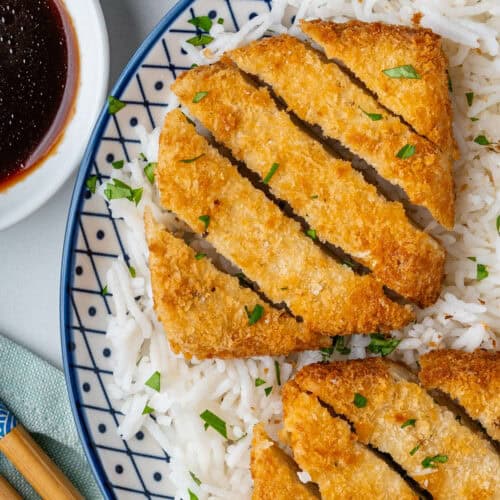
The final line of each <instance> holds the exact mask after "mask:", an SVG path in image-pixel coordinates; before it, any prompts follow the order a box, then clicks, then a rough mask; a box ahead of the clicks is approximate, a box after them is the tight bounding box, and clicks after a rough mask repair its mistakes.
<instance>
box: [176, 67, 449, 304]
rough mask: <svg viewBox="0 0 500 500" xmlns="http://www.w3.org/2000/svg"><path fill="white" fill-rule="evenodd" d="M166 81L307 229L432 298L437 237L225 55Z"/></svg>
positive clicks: (385, 277) (437, 270) (439, 266)
mask: <svg viewBox="0 0 500 500" xmlns="http://www.w3.org/2000/svg"><path fill="white" fill-rule="evenodd" d="M172 89H173V91H174V92H175V93H176V94H177V95H178V96H179V98H180V100H181V102H182V103H183V104H184V105H185V106H187V107H188V108H189V111H190V112H191V114H192V115H194V116H195V117H196V118H198V119H199V120H200V121H201V122H202V123H203V124H204V125H205V126H206V127H207V128H208V129H209V130H210V131H211V132H212V133H213V134H214V136H215V138H216V140H218V141H219V142H221V143H222V144H224V145H225V146H226V147H228V148H230V149H231V151H232V153H233V155H234V156H235V158H236V159H238V160H240V161H243V162H245V163H246V165H247V167H248V168H250V169H251V170H253V171H254V172H256V173H257V174H258V175H259V176H260V177H261V179H263V181H264V183H266V184H267V185H268V186H269V188H270V189H271V191H272V192H273V193H274V194H275V195H276V197H278V198H281V199H283V200H286V201H287V202H288V203H289V204H290V205H291V207H292V209H293V210H294V211H295V213H296V214H298V215H299V216H301V217H303V218H304V219H305V220H306V221H307V222H308V224H309V225H310V227H311V229H313V231H314V232H313V233H311V234H313V235H314V236H315V237H316V236H317V237H318V238H319V239H320V240H322V241H328V242H330V243H332V244H333V245H336V246H338V247H340V248H342V249H343V250H344V251H345V252H347V253H348V254H350V255H351V256H352V257H353V258H354V259H355V260H358V261H359V262H361V263H362V264H364V265H365V266H366V267H368V268H370V269H371V270H372V271H373V275H374V276H375V277H376V278H378V279H379V280H380V281H381V282H382V283H383V284H385V285H387V286H388V287H389V288H391V289H393V290H395V291H397V292H398V293H400V294H401V295H403V296H405V297H407V298H409V299H411V300H414V301H416V302H417V303H418V304H420V305H429V304H431V303H433V302H434V301H435V300H436V299H437V297H438V295H439V291H440V287H441V281H442V277H443V263H444V251H443V250H442V249H441V248H440V247H439V245H438V243H437V242H435V241H434V240H432V239H430V238H429V237H428V236H427V235H424V234H423V233H422V232H421V231H419V230H417V229H415V228H414V227H413V226H412V225H411V224H410V222H409V221H408V219H407V218H406V215H405V212H404V210H403V207H402V205H401V204H400V203H395V202H388V201H387V200H385V199H384V198H383V197H382V196H380V195H379V194H378V193H377V190H376V189H375V187H374V186H372V185H370V184H368V183H367V182H366V181H365V180H364V179H363V176H362V175H361V174H360V173H359V172H356V171H355V170H354V169H353V168H352V166H351V164H350V163H348V162H346V161H343V160H339V159H337V158H335V157H333V156H331V155H330V154H329V153H328V151H326V150H325V148H323V146H322V145H321V144H320V143H319V142H318V141H316V140H314V139H313V138H311V137H310V136H309V135H308V134H307V133H306V132H304V131H302V130H301V129H300V128H299V127H297V126H296V125H295V124H294V123H293V122H292V120H291V119H290V117H289V116H288V114H287V113H285V112H284V111H281V110H279V109H278V107H277V106H276V103H275V102H274V100H273V99H272V98H271V96H270V95H269V92H268V90H267V89H265V88H263V87H260V88H257V87H255V86H254V85H253V84H252V83H250V82H248V81H247V79H245V77H244V76H243V75H242V73H241V72H240V71H239V70H238V69H237V68H236V66H234V64H233V63H232V62H230V61H223V62H219V63H216V64H212V65H211V66H200V67H199V68H195V69H192V70H190V71H188V72H186V73H184V74H182V75H181V76H180V77H179V78H178V79H177V80H176V81H175V82H174V83H173V85H172ZM200 93H203V96H204V97H203V98H202V99H201V100H199V99H196V98H195V96H197V95H199V94H200ZM195 101H196V102H195Z"/></svg>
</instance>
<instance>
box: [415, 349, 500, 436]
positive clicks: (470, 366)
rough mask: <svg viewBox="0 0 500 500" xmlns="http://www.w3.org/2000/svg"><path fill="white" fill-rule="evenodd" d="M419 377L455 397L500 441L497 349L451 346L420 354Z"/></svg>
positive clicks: (425, 384) (499, 393)
mask: <svg viewBox="0 0 500 500" xmlns="http://www.w3.org/2000/svg"><path fill="white" fill-rule="evenodd" d="M419 362H420V366H421V368H422V369H421V371H420V373H419V377H420V380H421V382H422V384H424V386H425V387H427V388H430V389H440V390H441V391H443V392H445V393H447V394H449V395H450V396H451V397H452V398H453V399H456V400H458V402H459V404H461V405H462V406H463V407H464V408H465V410H466V411H467V413H468V414H469V415H470V416H471V417H472V418H475V419H478V420H479V421H480V422H481V424H482V425H483V426H484V428H485V429H486V431H487V432H488V434H489V435H490V436H491V437H492V438H494V439H496V440H499V441H500V353H499V352H488V351H483V350H477V351H474V352H463V351H457V350H451V349H443V350H439V351H432V352H429V353H428V354H424V355H423V356H420V360H419Z"/></svg>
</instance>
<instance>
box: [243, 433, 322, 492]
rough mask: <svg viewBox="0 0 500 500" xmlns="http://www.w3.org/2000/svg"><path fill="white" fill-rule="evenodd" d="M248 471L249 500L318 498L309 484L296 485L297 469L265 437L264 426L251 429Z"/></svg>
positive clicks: (297, 481) (287, 457) (272, 442)
mask: <svg viewBox="0 0 500 500" xmlns="http://www.w3.org/2000/svg"><path fill="white" fill-rule="evenodd" d="M250 471H251V473H252V478H253V494H252V500H317V499H319V498H320V496H319V495H318V494H317V491H316V489H315V488H314V486H313V485H311V484H307V485H306V484H303V483H301V482H300V480H299V478H298V476H297V472H299V468H298V467H297V465H296V464H295V463H294V462H293V460H292V459H291V458H290V457H289V456H288V455H287V454H286V453H285V452H284V451H283V450H281V449H280V448H279V447H278V445H277V444H276V443H275V442H274V441H273V440H272V439H271V438H270V437H269V436H268V435H267V434H266V431H265V430H264V426H263V425H262V424H257V425H256V426H255V427H254V428H253V439H252V450H251V455H250Z"/></svg>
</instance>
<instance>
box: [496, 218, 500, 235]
mask: <svg viewBox="0 0 500 500" xmlns="http://www.w3.org/2000/svg"><path fill="white" fill-rule="evenodd" d="M496 226H497V233H498V234H500V215H497V222H496Z"/></svg>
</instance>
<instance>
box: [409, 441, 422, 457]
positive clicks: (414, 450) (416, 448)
mask: <svg viewBox="0 0 500 500" xmlns="http://www.w3.org/2000/svg"><path fill="white" fill-rule="evenodd" d="M419 448H420V445H419V444H417V446H415V448H412V449H411V450H410V455H411V456H413V455H415V453H417V451H418V449H419Z"/></svg>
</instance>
